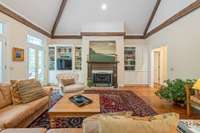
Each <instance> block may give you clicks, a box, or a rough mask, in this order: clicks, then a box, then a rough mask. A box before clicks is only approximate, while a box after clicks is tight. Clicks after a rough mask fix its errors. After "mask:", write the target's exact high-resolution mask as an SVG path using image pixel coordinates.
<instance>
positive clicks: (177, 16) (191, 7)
mask: <svg viewBox="0 0 200 133" xmlns="http://www.w3.org/2000/svg"><path fill="white" fill-rule="evenodd" d="M199 7H200V0H197V1H195V2H194V3H192V4H190V5H189V6H188V7H186V8H184V9H183V10H181V11H180V12H178V13H177V14H175V15H174V16H172V17H171V18H169V19H168V20H166V21H165V22H163V23H162V24H161V25H159V26H157V27H156V28H154V29H153V30H151V31H150V32H149V33H147V34H146V35H145V39H146V38H148V37H150V36H152V35H153V34H155V33H157V32H159V31H160V30H162V29H164V28H166V27H167V26H169V25H171V24H172V23H174V22H176V21H178V20H179V19H181V18H183V17H184V16H186V15H188V14H190V13H192V12H193V11H195V10H196V9H198V8H199Z"/></svg>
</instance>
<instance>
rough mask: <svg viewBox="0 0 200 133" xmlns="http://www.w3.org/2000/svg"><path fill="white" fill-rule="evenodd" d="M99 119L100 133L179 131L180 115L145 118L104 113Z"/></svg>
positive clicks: (175, 132) (174, 132) (160, 132)
mask: <svg viewBox="0 0 200 133" xmlns="http://www.w3.org/2000/svg"><path fill="white" fill-rule="evenodd" d="M98 120H99V122H100V129H99V132H100V133H111V132H113V133H115V132H117V133H134V132H135V133H177V130H176V128H177V125H178V121H179V116H178V114H175V113H169V114H163V115H158V116H153V117H144V118H141V117H133V116H129V117H126V116H108V115H102V116H100V117H99V118H98Z"/></svg>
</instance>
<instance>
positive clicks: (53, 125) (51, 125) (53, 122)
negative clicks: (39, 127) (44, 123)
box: [49, 116, 56, 128]
mask: <svg viewBox="0 0 200 133" xmlns="http://www.w3.org/2000/svg"><path fill="white" fill-rule="evenodd" d="M49 119H50V127H51V128H56V121H55V119H54V117H52V116H49Z"/></svg>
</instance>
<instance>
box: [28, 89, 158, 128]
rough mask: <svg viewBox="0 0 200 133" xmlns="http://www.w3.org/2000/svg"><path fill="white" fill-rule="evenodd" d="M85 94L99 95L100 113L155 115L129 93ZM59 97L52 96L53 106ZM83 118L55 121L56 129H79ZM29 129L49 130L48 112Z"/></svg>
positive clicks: (101, 91) (110, 91) (88, 91)
mask: <svg viewBox="0 0 200 133" xmlns="http://www.w3.org/2000/svg"><path fill="white" fill-rule="evenodd" d="M84 93H86V94H100V105H101V112H102V113H108V112H121V111H133V112H134V115H135V116H151V115H156V114H157V113H156V112H155V111H154V110H153V109H152V108H151V107H150V106H149V105H148V104H147V103H146V102H145V101H144V100H142V99H141V98H140V97H138V96H137V95H136V94H135V93H133V92H131V91H117V90H116V91H115V90H87V91H85V92H84ZM60 98H61V96H60V95H59V92H54V93H53V95H52V103H51V105H52V106H53V105H54V104H55V103H56V102H57V101H58V100H59V99H60ZM52 106H51V107H52ZM83 119H84V118H63V119H57V122H56V127H57V128H80V127H81V125H82V122H83ZM29 127H32V128H36V127H44V128H48V129H49V128H50V125H49V118H48V112H45V113H44V114H42V115H41V116H40V117H39V118H38V119H36V120H35V121H34V122H33V123H32V124H31V125H30V126H29Z"/></svg>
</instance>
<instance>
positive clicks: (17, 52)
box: [12, 48, 24, 61]
mask: <svg viewBox="0 0 200 133" xmlns="http://www.w3.org/2000/svg"><path fill="white" fill-rule="evenodd" d="M12 57H13V61H24V49H21V48H13V51H12Z"/></svg>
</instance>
